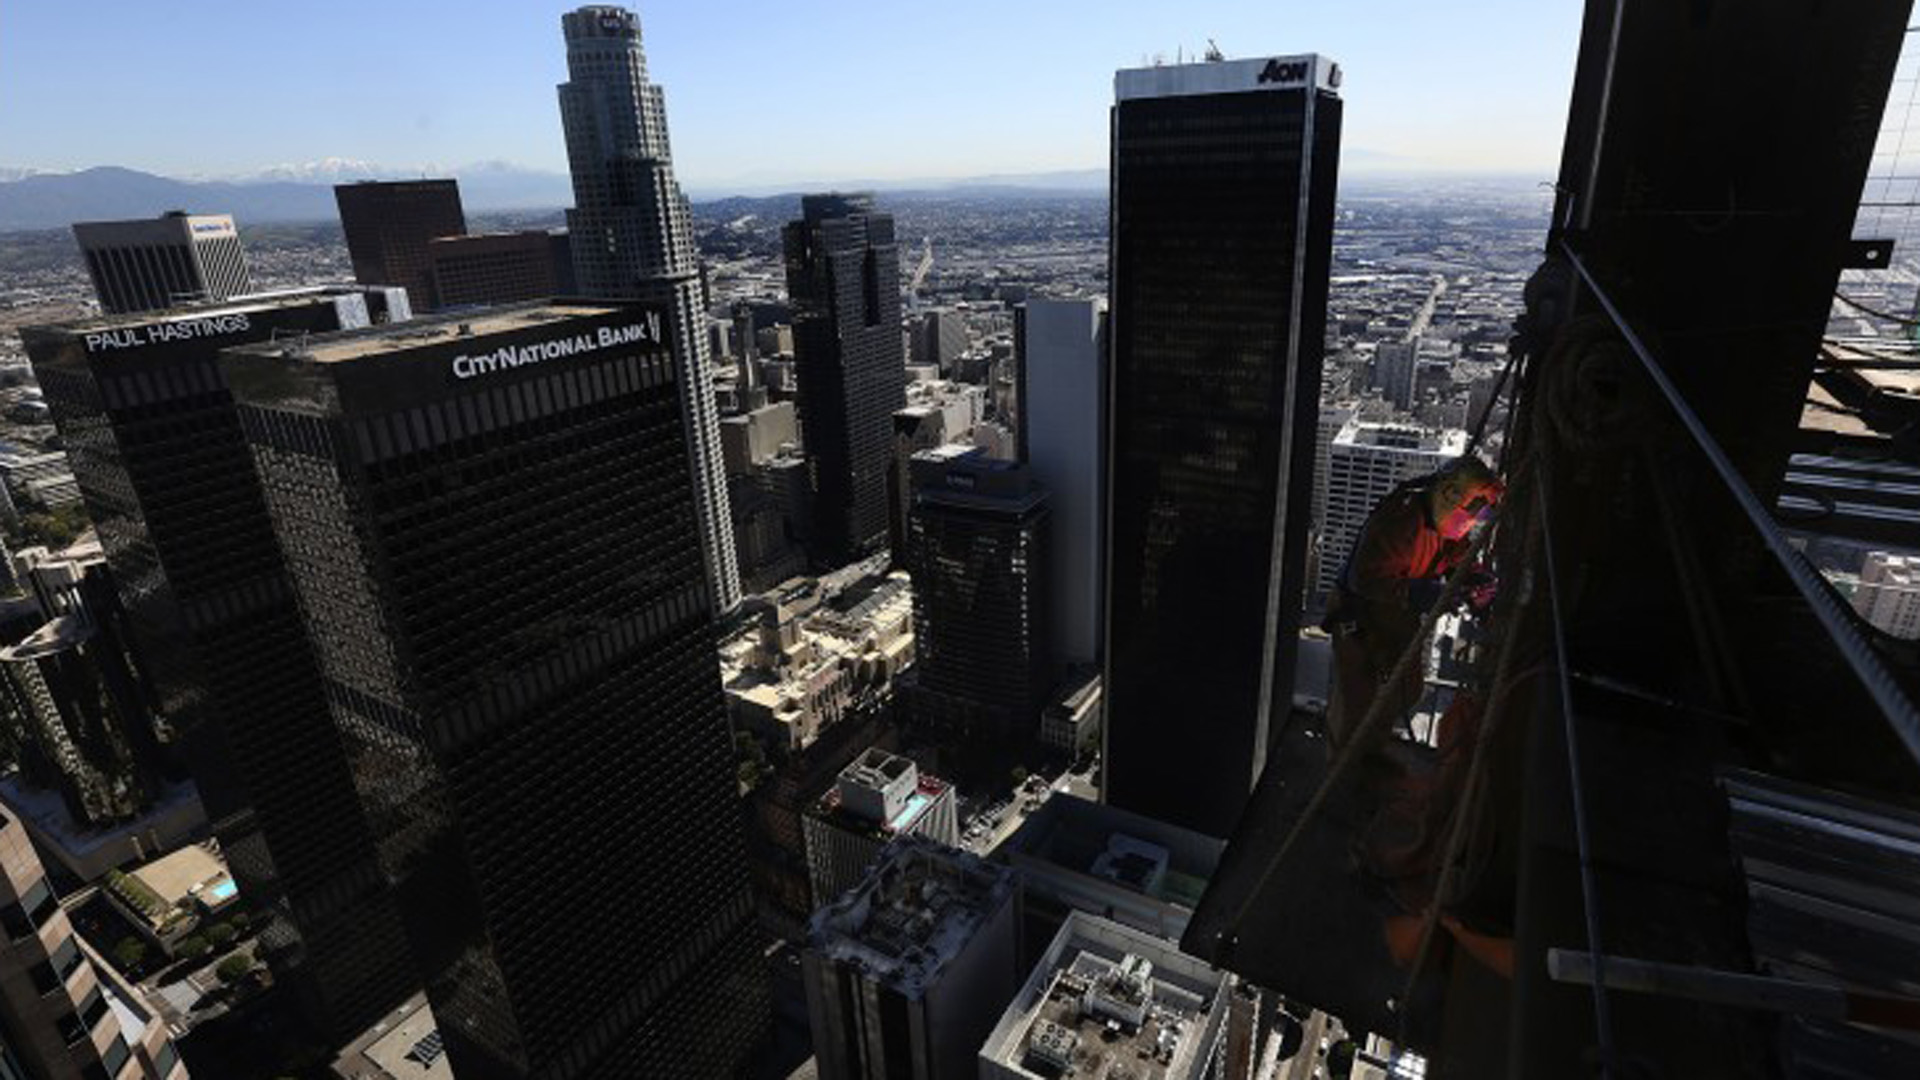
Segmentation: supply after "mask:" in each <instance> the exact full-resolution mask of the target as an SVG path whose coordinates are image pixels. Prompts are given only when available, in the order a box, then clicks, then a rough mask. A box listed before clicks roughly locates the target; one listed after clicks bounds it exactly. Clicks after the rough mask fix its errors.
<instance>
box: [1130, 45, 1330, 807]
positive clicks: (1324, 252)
mask: <svg viewBox="0 0 1920 1080" xmlns="http://www.w3.org/2000/svg"><path fill="white" fill-rule="evenodd" d="M1338 83H1339V75H1338V68H1337V67H1336V66H1335V65H1334V64H1332V63H1331V62H1330V61H1328V60H1327V59H1326V58H1324V57H1319V56H1296V57H1278V58H1274V59H1253V60H1232V61H1220V62H1209V63H1200V64H1186V65H1178V66H1168V67H1153V68H1142V69H1137V70H1129V71H1122V72H1120V73H1119V74H1118V75H1117V76H1116V77H1115V80H1114V90H1115V97H1116V104H1115V106H1114V109H1113V166H1112V176H1113V200H1112V206H1113V209H1112V213H1113V229H1112V236H1113V239H1112V250H1111V256H1110V257H1111V260H1112V288H1113V302H1112V334H1113V358H1112V365H1113V367H1112V371H1111V372H1110V373H1109V388H1110V389H1109V396H1108V406H1109V416H1110V418H1111V421H1110V422H1111V432H1110V434H1111V439H1110V444H1111V449H1110V455H1111V456H1110V458H1109V462H1110V465H1109V476H1110V479H1109V484H1108V491H1109V494H1110V502H1109V507H1108V515H1109V521H1110V529H1109V535H1108V544H1109V548H1108V555H1107V571H1106V572H1107V586H1106V589H1107V605H1106V619H1107V624H1106V656H1105V663H1106V698H1107V716H1106V761H1105V768H1106V781H1107V799H1108V801H1109V802H1112V803H1114V804H1116V805H1118V806H1120V807H1122V808H1125V809H1129V810H1134V811H1137V812H1139V813H1143V814H1146V815H1148V816H1151V817H1158V818H1162V819H1165V820H1167V821H1170V822H1173V823H1175V824H1178V825H1183V826H1186V827H1188V828H1191V829H1195V830H1197V831H1200V832H1204V833H1207V834H1209V835H1212V836H1224V835H1226V833H1227V831H1228V830H1229V829H1231V828H1232V827H1233V823H1234V820H1235V818H1236V817H1237V816H1238V814H1239V812H1240V809H1241V808H1242V806H1243V805H1244V804H1245V802H1246V798H1247V794H1248V791H1249V789H1250V788H1251V787H1252V785H1253V782H1254V780H1255V778H1257V777H1258V776H1259V774H1260V770H1261V768H1262V767H1263V765H1264V764H1265V760H1266V753H1267V747H1268V741H1269V738H1270V736H1271V735H1272V733H1273V725H1274V723H1275V722H1276V720H1278V719H1283V718H1284V716H1285V714H1286V711H1287V709H1288V708H1289V702H1290V701H1291V700H1292V686H1291V683H1292V678H1293V674H1292V673H1293V656H1294V649H1295V639H1296V637H1297V631H1298V624H1299V619H1300V605H1301V584H1302V578H1303V576H1304V573H1305V562H1306V538H1307V518H1308V514H1309V511H1310V509H1311V506H1310V503H1311V498H1312V487H1313V457H1314V428H1315V423H1314V421H1315V417H1316V413H1317V410H1318V408H1319V396H1320V362H1321V355H1322V351H1323V349H1324V344H1325V343H1324V336H1325V334H1324V330H1325V323H1326V298H1327V274H1328V264H1329V260H1330V258H1331V253H1332V226H1333V195H1334V170H1335V166H1336V164H1337V161H1338V151H1339V145H1340V99H1339V96H1338V95H1337V94H1336V93H1335V88H1336V87H1337V86H1338ZM1276 714H1277V715H1276Z"/></svg>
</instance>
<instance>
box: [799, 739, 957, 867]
mask: <svg viewBox="0 0 1920 1080" xmlns="http://www.w3.org/2000/svg"><path fill="white" fill-rule="evenodd" d="M955 798H956V796H955V793H954V788H953V785H952V784H949V783H947V782H946V781H945V780H942V779H940V778H939V777H937V776H933V775H930V774H927V773H923V772H921V771H920V768H919V766H917V765H915V764H914V763H913V762H912V761H909V760H908V759H906V758H903V757H901V756H899V755H898V754H890V753H888V752H887V751H885V750H882V749H880V748H879V747H872V748H869V749H868V750H867V751H866V752H865V753H863V754H861V755H860V757H859V758H857V759H856V760H854V761H853V762H851V763H850V764H848V765H847V767H846V768H845V769H842V770H841V771H840V775H839V777H838V778H837V779H836V780H835V781H834V785H833V787H831V788H829V789H827V791H825V792H824V793H822V795H821V797H820V799H819V801H818V802H816V803H814V805H812V806H810V807H808V808H807V812H806V814H805V815H804V816H803V817H802V819H801V830H802V832H803V834H804V835H805V837H806V844H807V878H808V882H809V884H810V885H811V887H812V889H813V897H814V901H815V902H816V903H826V902H827V901H829V900H832V899H835V898H836V897H838V896H839V895H840V894H841V893H844V892H846V891H847V890H848V889H851V888H853V887H854V886H855V885H858V884H859V883H860V880H861V879H862V878H864V877H866V876H867V870H868V869H869V868H870V867H871V866H872V865H873V861H874V859H875V858H876V857H877V856H878V855H879V854H880V849H881V848H883V847H885V846H886V845H887V844H888V843H889V842H890V841H892V840H894V839H896V838H898V837H902V836H924V837H927V838H928V839H930V840H934V841H937V842H939V843H942V844H945V845H947V846H948V847H953V846H955V845H957V844H958V843H960V826H959V815H958V812H957V811H956V810H955V809H954V807H955V805H956V803H955Z"/></svg>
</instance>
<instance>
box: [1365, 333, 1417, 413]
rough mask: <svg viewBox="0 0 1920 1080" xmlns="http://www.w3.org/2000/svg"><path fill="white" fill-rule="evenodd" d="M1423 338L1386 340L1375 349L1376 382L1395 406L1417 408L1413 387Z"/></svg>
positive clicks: (1375, 385)
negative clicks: (1414, 401)
mask: <svg viewBox="0 0 1920 1080" xmlns="http://www.w3.org/2000/svg"><path fill="white" fill-rule="evenodd" d="M1419 357H1420V339H1419V338H1417V337H1415V338H1408V339H1407V340H1405V341H1383V342H1381V343H1380V344H1379V345H1378V346H1377V347H1376V348H1375V349H1374V353H1373V385H1374V387H1375V388H1376V389H1378V390H1379V391H1380V393H1381V396H1383V397H1385V398H1386V399H1387V400H1388V401H1389V402H1391V403H1392V404H1393V406H1394V408H1396V409H1399V410H1400V411H1402V412H1407V411H1409V410H1411V409H1412V408H1413V389H1414V385H1415V383H1416V381H1417V380H1418V378H1419V372H1420V361H1419Z"/></svg>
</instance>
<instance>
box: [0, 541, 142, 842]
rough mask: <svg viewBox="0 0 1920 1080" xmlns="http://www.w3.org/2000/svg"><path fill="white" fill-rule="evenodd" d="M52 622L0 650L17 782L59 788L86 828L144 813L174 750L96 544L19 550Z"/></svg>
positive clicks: (0, 713)
mask: <svg viewBox="0 0 1920 1080" xmlns="http://www.w3.org/2000/svg"><path fill="white" fill-rule="evenodd" d="M20 560H21V562H22V564H24V565H26V566H28V567H30V569H29V570H28V573H27V577H28V583H29V584H30V585H31V586H32V587H33V591H34V593H35V597H36V606H37V607H38V608H39V611H40V614H41V617H42V618H44V619H45V620H46V621H45V622H44V623H42V624H41V626H40V628H39V629H37V630H35V631H33V632H32V633H31V634H29V635H27V637H26V638H25V639H24V640H22V641H19V642H17V643H15V644H13V645H10V646H7V647H5V648H0V720H3V721H4V722H5V723H6V724H7V726H8V727H9V728H10V729H11V732H10V734H11V741H12V743H13V745H14V747H15V748H16V750H15V753H16V759H17V761H18V764H19V766H20V776H21V779H23V780H24V781H26V782H27V783H28V784H29V785H31V786H34V787H38V788H41V789H43V790H53V791H58V792H59V793H60V796H61V798H62V800H63V801H64V802H65V804H66V809H67V813H68V815H69V817H70V819H71V820H72V821H73V823H74V824H75V825H77V826H79V827H81V828H83V829H85V828H96V827H103V826H112V825H116V824H121V823H125V822H128V821H131V820H134V819H137V818H139V817H140V816H141V815H143V814H145V813H146V812H147V811H148V810H149V809H151V808H152V806H153V803H154V800H155V799H156V798H157V797H158V796H159V795H160V793H161V790H162V787H163V785H164V782H165V773H166V771H167V767H168V760H167V758H168V755H167V754H166V752H165V750H164V749H163V747H162V746H161V743H160V738H159V733H158V731H157V730H156V728H155V720H156V717H155V716H154V714H153V710H152V708H151V707H150V705H149V703H148V698H147V695H146V693H145V691H144V689H143V687H142V685H141V681H140V680H141V677H140V675H139V673H138V672H137V671H136V670H135V668H134V653H133V651H132V645H131V642H130V641H129V640H128V638H127V634H126V627H125V622H126V617H125V615H124V614H123V613H122V612H121V610H120V601H119V596H118V594H117V592H116V590H115V588H114V584H113V580H112V575H111V573H110V572H109V571H108V569H107V565H106V560H105V558H104V556H103V555H102V554H101V550H100V545H99V543H98V541H94V540H91V539H90V538H89V541H88V542H86V543H84V544H75V545H73V547H71V548H69V549H67V550H66V551H63V552H62V553H61V555H60V556H58V557H55V556H54V555H52V554H51V553H49V552H48V551H47V550H46V549H45V548H29V549H27V550H26V551H23V552H22V553H21V555H20Z"/></svg>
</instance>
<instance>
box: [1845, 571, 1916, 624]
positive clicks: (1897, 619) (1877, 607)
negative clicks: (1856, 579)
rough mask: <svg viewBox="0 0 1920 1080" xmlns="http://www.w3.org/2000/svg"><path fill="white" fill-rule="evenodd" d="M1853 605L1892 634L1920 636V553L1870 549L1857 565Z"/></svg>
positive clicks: (1868, 618)
mask: <svg viewBox="0 0 1920 1080" xmlns="http://www.w3.org/2000/svg"><path fill="white" fill-rule="evenodd" d="M1853 609H1854V610H1855V611H1858V612H1859V613H1860V617H1861V618H1863V619H1865V620H1867V621H1868V622H1870V623H1872V624H1873V625H1874V626H1877V627H1879V628H1880V629H1881V630H1883V631H1885V632H1886V633H1888V634H1891V635H1893V636H1894V637H1897V638H1907V639H1909V640H1911V639H1913V638H1916V637H1920V555H1906V554H1894V553H1892V552H1886V551H1875V552H1870V553H1869V554H1868V555H1867V559H1866V562H1864V563H1863V564H1861V567H1860V585H1859V587H1858V588H1856V589H1855V590H1854V593H1853Z"/></svg>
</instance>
